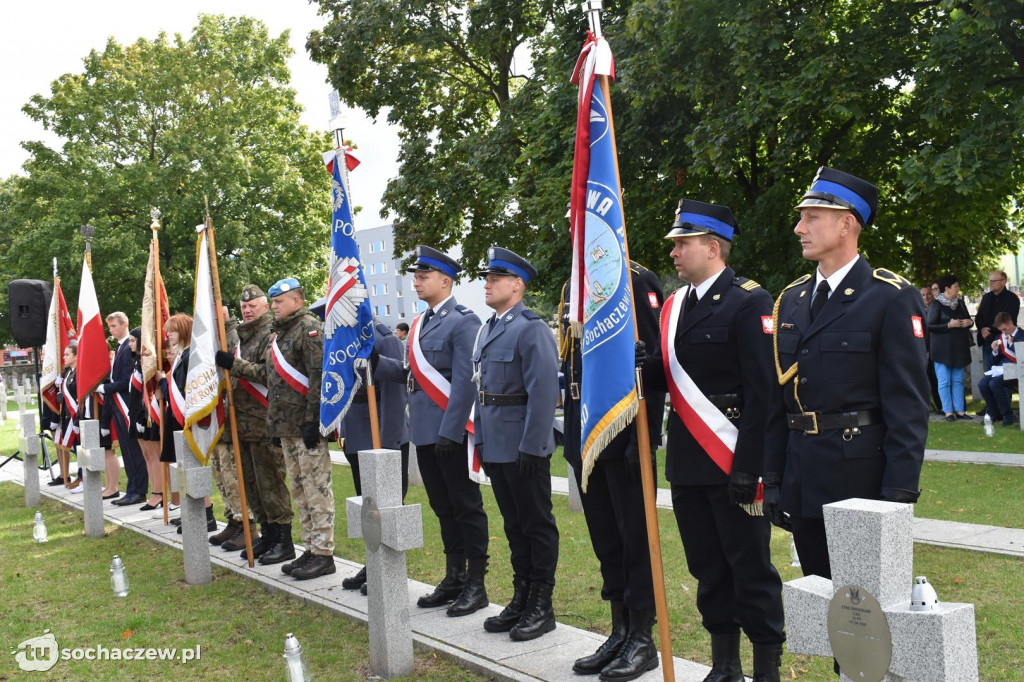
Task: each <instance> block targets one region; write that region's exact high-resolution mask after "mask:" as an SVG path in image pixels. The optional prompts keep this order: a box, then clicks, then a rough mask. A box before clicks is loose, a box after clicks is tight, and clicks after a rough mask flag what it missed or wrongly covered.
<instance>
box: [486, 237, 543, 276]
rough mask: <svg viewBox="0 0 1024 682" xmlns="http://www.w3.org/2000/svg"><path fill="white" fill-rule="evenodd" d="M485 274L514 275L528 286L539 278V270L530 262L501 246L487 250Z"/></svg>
mask: <svg viewBox="0 0 1024 682" xmlns="http://www.w3.org/2000/svg"><path fill="white" fill-rule="evenodd" d="M484 272H485V273H487V274H493V275H514V276H515V277H519V278H520V279H522V280H523V281H524V282H526V283H527V284H529V283H530V280H531V279H533V278H534V277H536V276H537V268H535V267H533V265H532V264H531V263H530V261H528V260H526V259H525V258H523V257H522V256H520V255H519V254H517V253H515V252H513V251H509V250H508V249H503V248H501V247H500V246H492V247H491V248H489V249H487V268H486V269H485V270H484Z"/></svg>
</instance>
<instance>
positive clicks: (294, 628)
mask: <svg viewBox="0 0 1024 682" xmlns="http://www.w3.org/2000/svg"><path fill="white" fill-rule="evenodd" d="M23 495H24V493H23V489H22V488H21V486H18V485H15V484H12V483H4V484H0V509H2V510H3V511H2V513H0V554H2V556H3V561H0V585H3V588H2V592H3V599H2V600H0V622H2V623H3V627H2V628H0V630H2V631H3V634H4V640H5V641H4V646H5V647H8V648H7V651H10V650H13V649H14V648H15V647H16V646H17V644H18V643H19V642H21V641H23V640H26V639H28V638H30V637H37V636H39V635H42V634H43V630H44V629H49V630H50V632H51V633H53V634H54V636H55V637H56V639H57V643H58V646H60V647H61V648H69V649H70V648H75V647H95V646H97V645H102V646H104V647H105V648H107V649H111V648H124V647H143V648H145V647H156V648H162V647H175V648H178V649H179V650H180V649H183V648H193V649H194V648H195V647H196V645H202V656H201V660H198V661H192V662H189V663H183V662H181V661H175V662H169V661H138V662H135V661H133V662H121V661H58V662H57V664H56V665H55V666H54V667H53V668H52V669H51V670H50V671H48V672H45V673H40V672H37V673H33V674H32V679H39V680H65V679H79V680H83V679H95V680H100V679H102V680H167V681H168V682H180V680H219V679H232V680H281V679H284V678H285V675H284V660H283V658H282V656H281V654H282V653H283V651H284V638H285V635H286V634H287V633H288V632H294V633H295V635H296V637H298V638H299V641H300V642H301V643H302V646H303V649H305V652H306V653H305V656H306V661H307V664H308V665H309V666H310V669H311V672H312V675H313V679H321V680H353V681H354V680H365V679H366V678H367V676H368V675H369V649H368V646H367V631H366V626H365V625H363V624H360V623H356V622H353V621H350V620H348V619H346V618H343V617H341V616H337V615H335V614H332V613H330V612H328V611H326V610H324V609H321V608H318V607H312V606H307V605H305V604H304V603H303V602H300V601H298V600H295V599H292V598H290V597H288V596H286V595H284V594H281V593H278V592H274V591H271V590H267V589H265V588H263V587H262V586H261V585H260V584H259V583H257V582H255V581H252V580H248V579H246V578H242V577H241V576H238V575H236V574H235V573H232V572H230V571H227V570H225V569H220V568H217V567H214V569H213V577H214V579H213V583H212V584H211V585H207V586H203V587H197V586H189V585H186V584H185V582H184V580H183V569H182V559H181V552H180V551H178V550H175V549H171V548H169V547H165V546H163V545H160V544H157V543H154V542H152V541H150V540H148V539H146V538H145V537H144V536H142V535H139V534H137V533H134V532H132V531H130V530H125V529H123V528H120V527H117V526H114V525H107V535H106V537H103V538H87V537H85V536H84V535H83V534H82V516H81V513H80V512H78V511H75V510H71V509H69V508H67V507H64V506H63V505H61V504H59V503H57V502H53V501H50V500H46V499H44V500H43V502H42V507H41V508H42V511H43V514H44V517H45V519H46V526H47V529H48V531H49V542H47V543H45V544H36V543H35V542H33V540H32V526H33V523H32V517H33V515H34V512H35V510H34V509H27V508H25V507H24V497H23ZM114 554H118V555H120V556H121V557H122V558H123V559H124V562H125V566H126V569H127V572H128V577H129V581H130V588H131V592H130V594H129V595H128V596H127V597H125V598H123V599H118V598H115V597H114V596H113V595H112V593H111V589H110V574H109V572H108V569H109V566H110V560H111V557H112V556H113V555H114ZM23 674H25V673H22V672H21V671H20V670H19V668H18V666H17V663H16V662H15V660H14V657H13V656H10V655H5V656H4V657H3V660H2V662H0V680H6V679H14V678H15V677H17V678H19V679H20V677H21V676H22V675H23ZM412 677H413V678H416V679H430V680H435V679H437V680H453V681H454V680H473V679H483V678H481V677H479V676H478V675H476V674H474V673H471V672H468V671H466V670H463V669H461V668H459V667H457V666H456V665H455V664H454V663H452V662H450V661H448V660H447V659H444V658H442V657H439V656H437V655H435V654H432V653H428V652H421V651H419V652H417V653H416V669H415V674H414V675H413V676H412Z"/></svg>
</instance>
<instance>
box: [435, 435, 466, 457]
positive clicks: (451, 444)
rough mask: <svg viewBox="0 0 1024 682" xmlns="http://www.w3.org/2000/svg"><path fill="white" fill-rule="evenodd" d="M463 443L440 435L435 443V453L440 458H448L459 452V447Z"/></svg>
mask: <svg viewBox="0 0 1024 682" xmlns="http://www.w3.org/2000/svg"><path fill="white" fill-rule="evenodd" d="M461 445H462V443H457V442H455V441H453V440H451V439H450V438H445V437H444V436H438V437H437V442H436V443H434V455H436V456H437V457H439V458H440V459H448V458H449V457H454V456H456V455H458V454H459V447H460V446H461Z"/></svg>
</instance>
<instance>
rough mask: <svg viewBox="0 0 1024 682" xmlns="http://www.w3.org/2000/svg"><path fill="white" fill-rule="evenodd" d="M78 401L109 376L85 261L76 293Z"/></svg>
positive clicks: (104, 340) (93, 289) (107, 352)
mask: <svg viewBox="0 0 1024 682" xmlns="http://www.w3.org/2000/svg"><path fill="white" fill-rule="evenodd" d="M77 369H78V401H79V402H82V401H83V400H85V397H86V396H87V395H89V394H90V393H92V391H93V389H95V388H96V385H97V384H99V383H100V382H101V381H103V378H104V377H106V376H107V375H108V374H110V349H109V348H107V336H106V334H104V333H103V317H102V316H101V315H100V304H99V301H97V300H96V287H95V286H93V283H92V271H91V270H90V269H89V261H87V260H84V259H83V260H82V286H81V288H80V289H79V291H78V364H77Z"/></svg>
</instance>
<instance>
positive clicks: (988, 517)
mask: <svg viewBox="0 0 1024 682" xmlns="http://www.w3.org/2000/svg"><path fill="white" fill-rule="evenodd" d="M1022 488H1024V467H1007V466H996V465H993V464H959V463H951V462H925V464H924V467H923V468H922V470H921V498H920V500H918V503H917V505H916V508H915V509H914V514H915V516H918V517H921V518H927V519H943V520H945V521H960V522H963V523H980V524H985V525H989V526H1006V527H1009V528H1020V527H1022V523H1024V496H1022V495H1021V489H1022Z"/></svg>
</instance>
